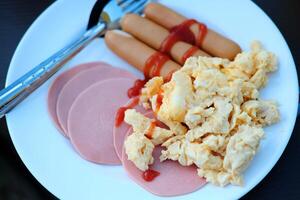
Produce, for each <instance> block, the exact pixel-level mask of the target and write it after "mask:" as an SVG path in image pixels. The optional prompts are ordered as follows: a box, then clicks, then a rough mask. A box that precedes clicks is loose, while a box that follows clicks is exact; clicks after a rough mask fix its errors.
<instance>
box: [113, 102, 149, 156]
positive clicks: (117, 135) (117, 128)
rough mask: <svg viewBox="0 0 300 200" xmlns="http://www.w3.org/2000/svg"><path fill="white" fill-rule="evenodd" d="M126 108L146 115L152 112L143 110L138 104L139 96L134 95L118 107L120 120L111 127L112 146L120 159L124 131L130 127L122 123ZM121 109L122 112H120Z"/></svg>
mask: <svg viewBox="0 0 300 200" xmlns="http://www.w3.org/2000/svg"><path fill="white" fill-rule="evenodd" d="M127 108H131V109H135V110H136V111H138V112H139V113H143V114H144V115H145V116H148V115H150V114H152V112H151V111H147V110H145V109H144V108H143V107H142V106H141V105H139V98H138V97H135V98H132V99H130V100H129V101H128V102H127V103H126V104H125V105H123V106H122V107H121V108H119V112H117V113H119V115H120V118H121V119H120V120H121V122H118V123H116V121H115V124H114V129H113V137H114V147H115V151H116V153H117V155H118V157H119V158H120V159H122V150H123V144H124V140H125V136H126V133H127V132H128V130H129V129H130V126H129V125H128V124H126V123H122V122H123V120H124V115H125V110H126V109H127ZM120 111H122V113H120Z"/></svg>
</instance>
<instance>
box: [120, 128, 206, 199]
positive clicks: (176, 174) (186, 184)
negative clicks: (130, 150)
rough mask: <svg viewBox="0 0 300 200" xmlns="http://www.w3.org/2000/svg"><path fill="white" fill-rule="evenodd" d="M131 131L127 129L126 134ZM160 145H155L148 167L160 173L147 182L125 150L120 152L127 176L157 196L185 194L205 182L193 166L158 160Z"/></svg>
mask: <svg viewBox="0 0 300 200" xmlns="http://www.w3.org/2000/svg"><path fill="white" fill-rule="evenodd" d="M131 133H132V129H129V131H128V133H127V135H129V134H131ZM161 150H162V148H161V147H158V146H157V147H155V149H154V152H153V157H154V163H153V164H152V165H151V166H150V169H152V170H155V171H157V172H159V173H160V175H159V176H157V177H155V178H154V180H152V181H150V182H147V181H145V180H144V179H143V177H142V176H143V172H142V171H141V170H139V169H138V168H137V167H136V166H135V165H134V164H133V162H131V161H130V160H128V158H127V155H126V153H125V150H124V148H123V152H122V164H123V167H124V168H125V171H126V172H127V173H128V175H129V177H130V178H131V179H132V180H133V181H135V182H136V183H137V184H139V185H140V186H141V187H143V188H144V189H146V190H147V191H149V192H151V193H153V194H155V195H159V196H177V195H183V194H187V193H190V192H193V191H196V190H197V189H199V188H201V187H202V186H204V185H205V184H206V181H205V179H203V178H200V177H199V176H198V175H197V170H196V167H195V166H189V167H184V166H181V165H180V164H179V163H178V162H175V161H170V160H167V161H164V162H160V161H159V156H160V154H161Z"/></svg>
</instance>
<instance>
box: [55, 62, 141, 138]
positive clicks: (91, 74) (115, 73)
mask: <svg viewBox="0 0 300 200" xmlns="http://www.w3.org/2000/svg"><path fill="white" fill-rule="evenodd" d="M119 77H122V78H129V79H131V80H135V79H136V78H135V77H134V76H133V75H132V74H130V73H129V72H127V71H124V70H121V69H117V68H114V67H112V66H110V65H107V64H104V63H101V64H98V65H97V67H96V68H93V69H89V70H85V71H83V72H81V73H80V74H77V75H76V76H74V77H73V78H72V79H71V80H70V81H69V82H67V83H66V84H65V85H64V87H63V88H62V90H61V92H60V94H59V97H58V99H57V106H56V113H57V118H58V121H59V123H60V125H61V128H62V130H63V131H64V133H65V134H66V135H67V136H68V135H69V134H68V127H67V126H68V125H67V121H68V113H69V110H70V107H71V105H72V104H73V102H74V101H75V99H76V97H77V96H78V95H79V94H80V93H81V92H82V91H83V90H85V89H86V88H88V87H89V86H91V85H92V84H94V83H96V82H99V81H102V80H105V79H109V78H119ZM131 86H132V85H131ZM131 86H129V87H128V88H130V87H131ZM106 90H109V86H108V88H106ZM122 92H124V91H122ZM125 93H126V91H125ZM120 105H122V104H120ZM120 105H118V106H120Z"/></svg>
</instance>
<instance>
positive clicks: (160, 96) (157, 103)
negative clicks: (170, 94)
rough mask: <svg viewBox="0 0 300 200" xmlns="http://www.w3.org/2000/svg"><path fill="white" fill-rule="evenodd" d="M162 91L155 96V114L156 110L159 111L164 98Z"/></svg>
mask: <svg viewBox="0 0 300 200" xmlns="http://www.w3.org/2000/svg"><path fill="white" fill-rule="evenodd" d="M162 93H163V90H160V91H159V92H158V94H157V98H156V109H155V112H156V113H157V112H158V110H159V109H160V106H161V104H162V101H163V98H164V96H163V94H162Z"/></svg>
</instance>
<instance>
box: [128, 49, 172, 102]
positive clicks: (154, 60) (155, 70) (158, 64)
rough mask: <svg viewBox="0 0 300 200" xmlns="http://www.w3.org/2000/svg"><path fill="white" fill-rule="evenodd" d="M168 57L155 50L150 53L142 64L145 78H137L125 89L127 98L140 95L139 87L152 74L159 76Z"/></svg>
mask: <svg viewBox="0 0 300 200" xmlns="http://www.w3.org/2000/svg"><path fill="white" fill-rule="evenodd" d="M169 59H170V58H169V57H168V56H166V55H164V54H163V53H160V52H155V53H154V54H153V55H151V56H150V57H149V58H148V59H147V61H146V63H145V66H144V76H145V79H144V80H141V79H138V80H136V81H135V82H134V85H133V87H131V88H129V89H128V91H127V96H128V97H129V98H132V97H136V96H138V95H140V93H141V89H142V88H143V87H144V85H145V84H146V83H147V81H148V80H149V79H150V78H151V77H154V76H159V75H160V71H161V68H162V66H163V65H164V64H165V63H166V62H167V61H168V60H169Z"/></svg>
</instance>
